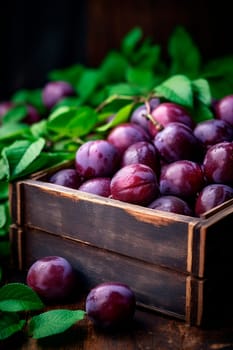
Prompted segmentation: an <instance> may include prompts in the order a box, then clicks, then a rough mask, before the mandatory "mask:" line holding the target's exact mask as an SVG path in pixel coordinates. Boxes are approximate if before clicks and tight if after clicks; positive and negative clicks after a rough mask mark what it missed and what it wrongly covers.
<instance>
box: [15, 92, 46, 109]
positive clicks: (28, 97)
mask: <svg viewBox="0 0 233 350" xmlns="http://www.w3.org/2000/svg"><path fill="white" fill-rule="evenodd" d="M12 101H13V102H15V103H20V104H31V105H33V106H34V107H35V108H36V109H37V110H38V112H39V113H40V114H44V113H45V107H44V104H43V102H42V89H30V90H27V89H21V90H18V91H16V92H15V94H14V95H13V96H12Z"/></svg>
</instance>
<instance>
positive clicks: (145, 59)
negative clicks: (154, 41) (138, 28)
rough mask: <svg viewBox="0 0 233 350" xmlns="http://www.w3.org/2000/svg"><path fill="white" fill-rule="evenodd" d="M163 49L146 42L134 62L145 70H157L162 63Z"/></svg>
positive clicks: (138, 51) (135, 54)
mask: <svg viewBox="0 0 233 350" xmlns="http://www.w3.org/2000/svg"><path fill="white" fill-rule="evenodd" d="M160 54H161V47H160V46H159V45H151V44H150V41H144V43H143V44H142V45H141V47H140V48H139V50H137V51H136V52H135V53H134V55H133V61H134V62H136V64H137V66H138V67H140V68H144V69H153V70H155V69H156V70H157V68H158V66H159V65H160V64H161V62H160Z"/></svg>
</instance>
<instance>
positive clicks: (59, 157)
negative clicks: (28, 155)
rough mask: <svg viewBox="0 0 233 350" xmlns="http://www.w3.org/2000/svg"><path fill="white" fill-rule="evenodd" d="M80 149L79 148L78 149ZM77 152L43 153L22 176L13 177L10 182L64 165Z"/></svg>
mask: <svg viewBox="0 0 233 350" xmlns="http://www.w3.org/2000/svg"><path fill="white" fill-rule="evenodd" d="M77 148H78V147H77ZM74 157H75V152H70V151H69V152H65V151H60V152H56V151H53V152H41V153H40V155H39V156H38V157H37V158H36V159H35V160H34V161H33V162H32V163H31V164H30V165H29V166H28V167H27V168H26V169H25V170H24V171H23V172H22V173H20V174H18V175H14V176H13V175H11V176H10V181H13V180H17V179H21V178H24V177H26V176H28V175H30V174H33V173H34V172H36V171H39V170H42V169H46V168H49V167H52V166H53V165H57V164H62V163H64V162H65V161H67V160H72V159H74Z"/></svg>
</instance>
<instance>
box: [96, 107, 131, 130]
mask: <svg viewBox="0 0 233 350" xmlns="http://www.w3.org/2000/svg"><path fill="white" fill-rule="evenodd" d="M133 106H134V104H133V103H130V104H128V105H126V106H124V107H123V108H121V109H120V110H119V111H118V112H117V113H116V114H115V116H114V118H113V119H111V120H110V122H109V123H107V124H104V125H101V126H100V127H98V128H97V129H96V131H98V132H104V131H107V130H109V129H111V128H113V127H114V126H116V125H118V124H120V123H124V122H126V121H127V120H128V119H129V116H130V114H131V111H132V109H133Z"/></svg>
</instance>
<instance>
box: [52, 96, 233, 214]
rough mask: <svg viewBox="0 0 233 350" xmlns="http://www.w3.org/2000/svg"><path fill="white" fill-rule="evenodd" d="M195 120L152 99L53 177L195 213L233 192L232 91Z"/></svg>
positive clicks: (86, 146) (123, 197)
mask: <svg viewBox="0 0 233 350" xmlns="http://www.w3.org/2000/svg"><path fill="white" fill-rule="evenodd" d="M212 108H213V115H214V118H213V119H210V120H205V121H201V122H199V123H194V120H193V118H192V117H191V115H190V114H189V113H188V111H187V110H186V109H184V108H183V107H182V106H180V105H178V104H175V103H172V102H160V101H159V100H158V99H151V101H150V103H148V104H143V105H140V106H139V107H137V108H136V109H135V110H134V111H133V113H132V115H131V116H130V119H129V121H128V122H126V123H122V124H120V125H117V126H115V127H114V128H112V129H111V130H110V131H109V133H108V135H107V136H106V138H105V139H101V140H90V141H87V142H85V143H84V144H83V145H81V146H80V147H79V149H78V150H77V152H76V157H75V166H74V168H73V169H63V170H60V171H58V172H57V173H55V174H54V175H52V177H51V178H50V179H49V181H50V182H52V183H55V184H59V185H62V186H67V187H71V188H75V189H79V190H81V191H85V192H89V193H93V194H97V195H100V196H104V197H110V198H112V199H115V200H120V201H123V202H127V203H132V204H137V205H141V206H144V207H149V208H151V209H157V210H163V211H169V212H174V213H178V214H183V215H189V216H197V217H199V216H200V215H201V214H203V213H204V212H206V211H208V210H210V209H212V208H213V207H216V206H217V205H220V204H221V203H223V202H225V201H227V200H229V199H231V198H233V95H229V96H226V97H224V98H222V99H221V100H219V101H217V102H215V103H214V104H213V106H212Z"/></svg>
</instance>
